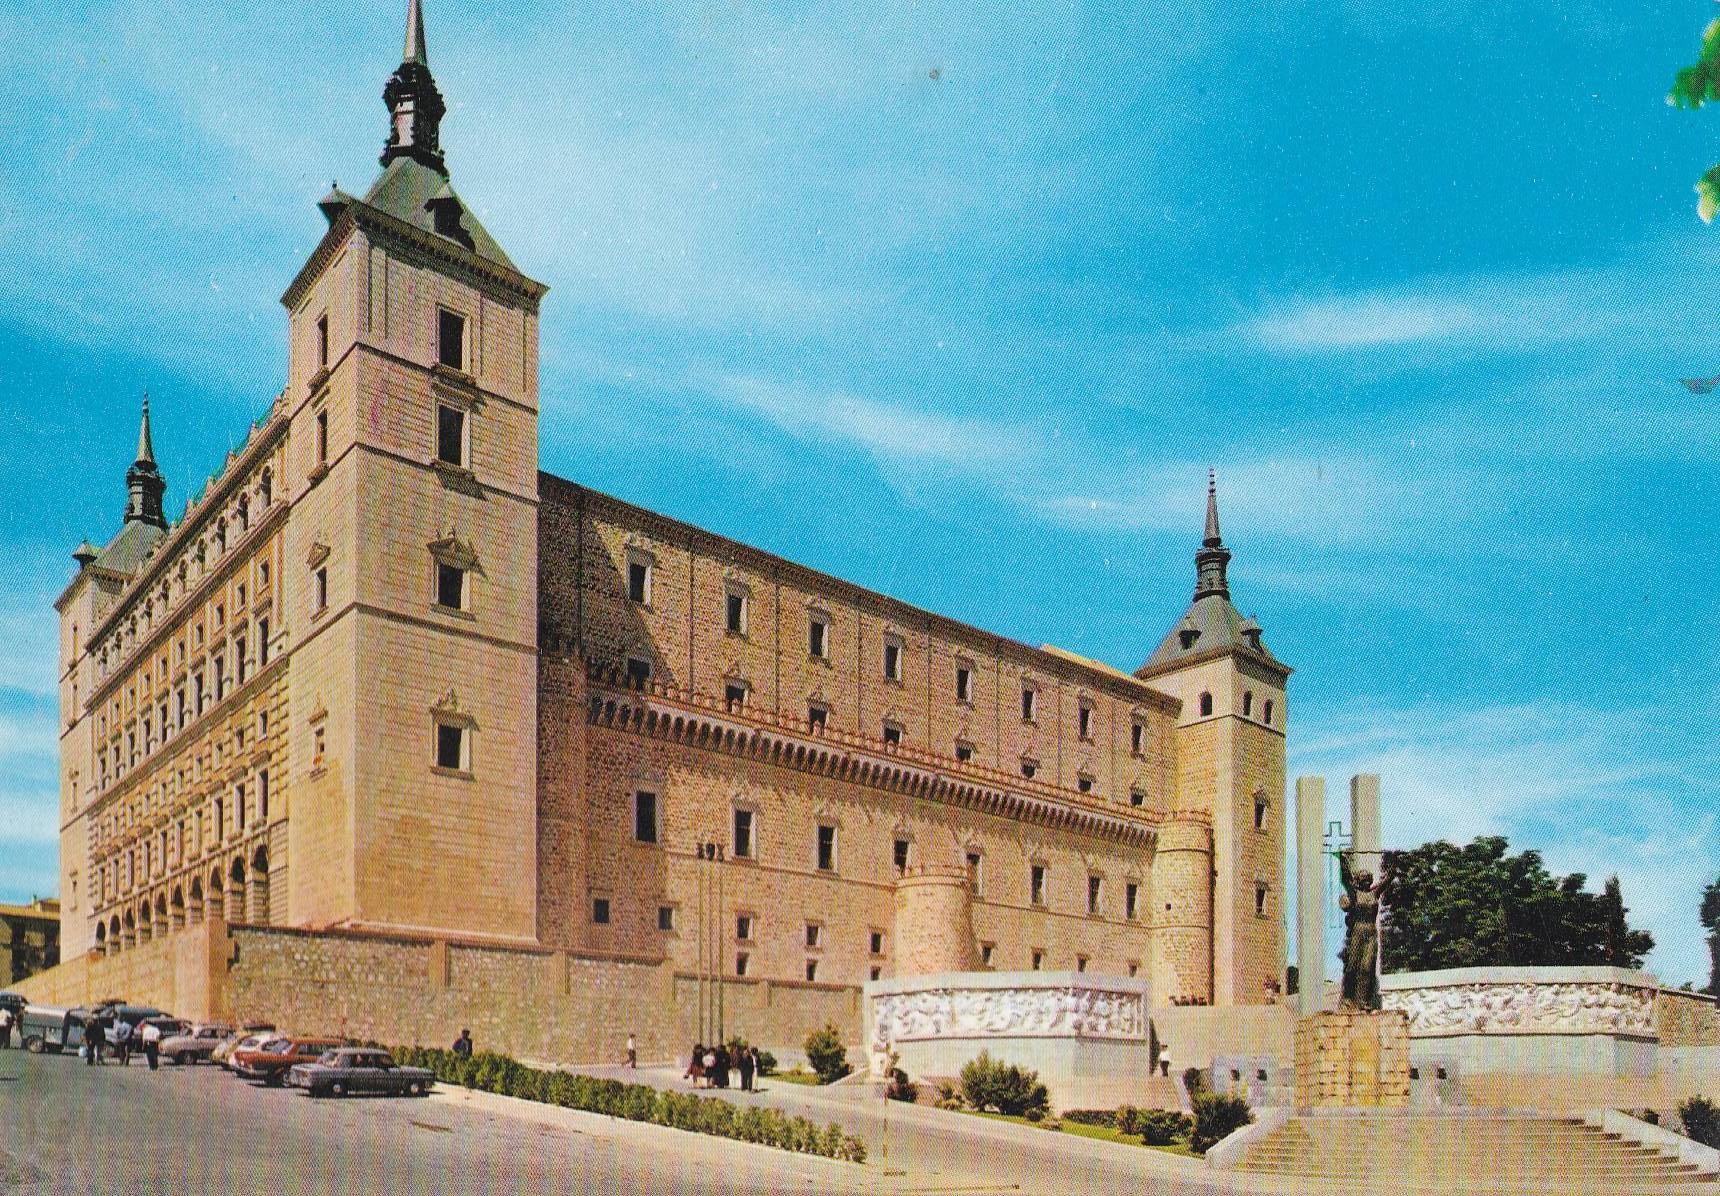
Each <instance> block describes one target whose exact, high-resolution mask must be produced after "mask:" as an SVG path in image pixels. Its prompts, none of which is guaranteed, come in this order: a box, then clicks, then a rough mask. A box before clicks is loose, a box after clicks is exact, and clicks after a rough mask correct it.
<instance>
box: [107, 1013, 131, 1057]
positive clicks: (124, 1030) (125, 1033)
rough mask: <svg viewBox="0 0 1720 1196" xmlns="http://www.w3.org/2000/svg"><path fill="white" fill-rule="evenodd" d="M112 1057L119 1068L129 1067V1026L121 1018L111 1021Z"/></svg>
mask: <svg viewBox="0 0 1720 1196" xmlns="http://www.w3.org/2000/svg"><path fill="white" fill-rule="evenodd" d="M109 1037H111V1038H112V1039H113V1057H114V1061H115V1062H117V1063H118V1064H119V1065H120V1066H121V1067H129V1066H130V1065H131V1025H130V1023H128V1022H127V1021H126V1020H125V1019H124V1018H122V1017H117V1016H116V1017H115V1018H114V1019H113V1032H112V1033H111V1034H110V1035H109Z"/></svg>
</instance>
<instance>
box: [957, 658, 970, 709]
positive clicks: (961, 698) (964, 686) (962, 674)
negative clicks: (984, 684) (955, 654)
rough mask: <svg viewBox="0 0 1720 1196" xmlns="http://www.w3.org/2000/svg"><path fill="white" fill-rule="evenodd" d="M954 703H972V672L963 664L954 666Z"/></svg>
mask: <svg viewBox="0 0 1720 1196" xmlns="http://www.w3.org/2000/svg"><path fill="white" fill-rule="evenodd" d="M956 701H958V702H971V701H973V670H972V669H970V668H968V666H967V665H965V664H958V665H957V666H956Z"/></svg>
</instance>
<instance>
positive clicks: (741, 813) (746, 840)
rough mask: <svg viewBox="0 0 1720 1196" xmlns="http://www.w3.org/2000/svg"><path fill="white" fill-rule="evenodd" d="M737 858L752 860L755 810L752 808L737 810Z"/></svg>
mask: <svg viewBox="0 0 1720 1196" xmlns="http://www.w3.org/2000/svg"><path fill="white" fill-rule="evenodd" d="M734 853H735V858H736V859H738V860H750V859H752V856H753V812H752V811H751V810H736V811H735V841H734Z"/></svg>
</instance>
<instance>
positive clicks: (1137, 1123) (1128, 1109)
mask: <svg viewBox="0 0 1720 1196" xmlns="http://www.w3.org/2000/svg"><path fill="white" fill-rule="evenodd" d="M1111 1125H1112V1126H1113V1127H1115V1129H1116V1130H1117V1132H1118V1133H1120V1134H1127V1135H1129V1136H1130V1137H1133V1136H1134V1135H1136V1134H1138V1133H1140V1132H1141V1111H1140V1110H1139V1109H1137V1108H1135V1106H1133V1105H1118V1106H1117V1111H1116V1113H1114V1114H1113V1115H1112V1116H1111Z"/></svg>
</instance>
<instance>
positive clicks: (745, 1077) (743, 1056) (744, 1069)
mask: <svg viewBox="0 0 1720 1196" xmlns="http://www.w3.org/2000/svg"><path fill="white" fill-rule="evenodd" d="M735 1065H736V1066H737V1067H739V1068H740V1069H741V1091H742V1092H751V1091H753V1068H754V1067H755V1066H757V1063H756V1061H755V1060H754V1059H753V1048H752V1047H742V1048H741V1050H740V1055H739V1057H738V1058H737V1059H736V1060H735Z"/></svg>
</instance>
